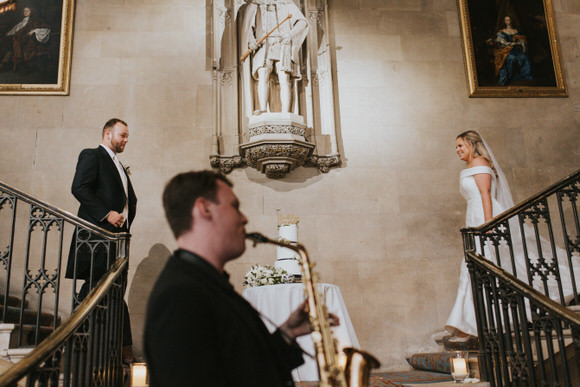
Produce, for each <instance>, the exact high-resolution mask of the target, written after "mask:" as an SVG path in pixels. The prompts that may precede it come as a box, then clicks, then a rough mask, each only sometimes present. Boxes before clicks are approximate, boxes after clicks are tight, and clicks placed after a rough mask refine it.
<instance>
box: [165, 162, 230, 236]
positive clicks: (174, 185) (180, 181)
mask: <svg viewBox="0 0 580 387" xmlns="http://www.w3.org/2000/svg"><path fill="white" fill-rule="evenodd" d="M218 180H221V181H223V182H224V183H225V184H227V185H228V186H229V187H233V184H232V182H231V181H229V180H228V179H227V178H226V177H225V176H224V175H222V174H220V173H217V172H214V171H208V170H206V171H191V172H184V173H180V174H178V175H176V176H174V177H173V178H172V179H171V180H169V182H168V183H167V184H166V185H165V189H164V191H163V208H164V209H165V217H166V218H167V222H168V223H169V227H171V231H173V235H174V236H175V238H178V237H179V236H181V235H182V234H183V233H185V232H186V231H188V230H190V229H191V227H192V223H193V219H192V216H191V209H192V208H193V205H194V204H195V201H196V200H197V199H198V198H204V199H207V200H210V201H212V202H214V203H217V202H218V199H217V188H218V186H217V182H218Z"/></svg>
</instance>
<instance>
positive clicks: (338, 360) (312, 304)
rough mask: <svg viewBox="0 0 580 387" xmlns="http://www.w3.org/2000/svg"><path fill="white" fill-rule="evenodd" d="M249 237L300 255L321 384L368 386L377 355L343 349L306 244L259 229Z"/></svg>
mask: <svg viewBox="0 0 580 387" xmlns="http://www.w3.org/2000/svg"><path fill="white" fill-rule="evenodd" d="M246 238H247V239H249V240H251V241H252V242H254V247H255V246H256V245H257V244H258V243H268V244H272V245H276V246H280V247H286V248H288V249H291V250H293V251H295V252H297V253H298V254H299V255H300V266H301V268H302V279H303V281H304V287H305V290H306V296H307V300H308V316H309V319H310V325H311V326H312V333H311V336H312V341H313V343H314V349H315V350H316V362H317V363H318V373H319V376H320V384H319V386H320V387H368V385H369V377H370V370H371V369H373V368H378V367H379V365H380V363H379V361H378V360H377V359H376V358H375V357H374V356H373V355H371V354H369V353H367V352H364V351H361V350H358V349H355V348H344V349H343V351H342V352H339V350H338V344H337V341H336V339H335V338H334V336H333V335H332V331H331V330H330V322H329V321H328V312H327V310H326V305H325V304H324V302H322V301H321V298H320V294H319V293H318V287H317V286H316V283H315V281H314V279H313V275H312V265H311V263H310V258H309V257H308V253H307V252H306V248H305V247H304V246H303V245H301V244H300V243H296V244H290V243H287V242H283V241H276V240H273V239H269V238H267V237H265V236H264V235H262V234H260V233H257V232H253V233H248V234H246Z"/></svg>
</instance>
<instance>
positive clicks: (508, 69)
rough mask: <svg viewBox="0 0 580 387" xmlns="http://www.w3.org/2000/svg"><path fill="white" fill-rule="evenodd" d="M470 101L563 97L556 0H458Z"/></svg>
mask: <svg viewBox="0 0 580 387" xmlns="http://www.w3.org/2000/svg"><path fill="white" fill-rule="evenodd" d="M458 7H459V12H460V22H461V30H462V37H463V43H464V46H463V47H464V54H465V58H466V70H467V76H468V84H469V89H470V93H471V96H478V97H479V96H484V97H507V96H511V97H514V96H515V97H525V96H528V97H530V96H565V95H566V86H565V81H564V78H563V74H562V70H561V61H560V57H559V48H558V44H557V33H556V29H555V25H554V18H553V9H552V0H458Z"/></svg>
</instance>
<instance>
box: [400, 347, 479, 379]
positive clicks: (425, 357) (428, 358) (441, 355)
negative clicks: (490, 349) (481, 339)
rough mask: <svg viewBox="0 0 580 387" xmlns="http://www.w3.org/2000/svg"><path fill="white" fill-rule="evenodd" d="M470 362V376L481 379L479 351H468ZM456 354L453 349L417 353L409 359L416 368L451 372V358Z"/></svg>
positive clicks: (410, 363)
mask: <svg viewBox="0 0 580 387" xmlns="http://www.w3.org/2000/svg"><path fill="white" fill-rule="evenodd" d="M466 353H467V356H468V362H469V376H470V377H471V378H477V379H479V376H480V372H479V357H478V354H479V352H478V351H466ZM454 356H455V352H453V351H444V352H430V353H416V354H414V355H412V356H410V357H409V358H407V361H408V362H409V365H411V367H413V368H414V369H416V370H422V371H433V372H441V373H445V374H451V358H453V357H454Z"/></svg>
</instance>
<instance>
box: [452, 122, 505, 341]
mask: <svg viewBox="0 0 580 387" xmlns="http://www.w3.org/2000/svg"><path fill="white" fill-rule="evenodd" d="M455 151H456V152H457V155H458V156H459V159H460V160H462V161H464V162H465V163H466V164H467V168H466V169H464V170H463V171H461V175H460V178H459V191H460V193H461V195H463V197H464V198H465V200H467V212H466V214H465V225H466V226H467V227H476V226H480V225H482V224H483V223H485V222H487V221H488V220H490V219H491V218H493V217H494V216H496V215H498V214H500V213H502V212H503V211H505V210H506V209H507V208H509V207H511V206H512V205H513V200H512V198H511V194H510V192H509V188H508V189H507V192H504V191H505V190H503V189H502V190H501V191H498V180H499V179H501V180H502V183H503V182H504V181H505V176H504V175H503V173H501V170H499V172H498V169H499V166H496V165H495V163H494V160H493V159H492V156H491V155H490V153H489V151H488V148H487V147H486V146H485V144H484V143H483V139H482V138H481V136H480V135H479V134H478V133H477V132H475V131H471V130H470V131H467V132H464V133H461V134H460V135H459V136H457V138H456V140H455ZM506 184H507V183H506ZM502 188H503V187H502ZM502 202H503V203H502ZM510 202H511V205H510ZM506 205H507V206H508V207H506ZM445 329H447V330H448V331H449V333H451V334H452V335H454V336H458V337H466V336H467V337H468V336H477V327H476V322H475V309H474V306H473V295H472V293H471V281H470V279H469V271H468V270H467V265H466V263H465V260H462V261H461V271H460V274H459V287H458V289H457V298H456V300H455V305H454V306H453V309H452V311H451V315H450V316H449V319H448V320H447V323H446V324H445Z"/></svg>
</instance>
